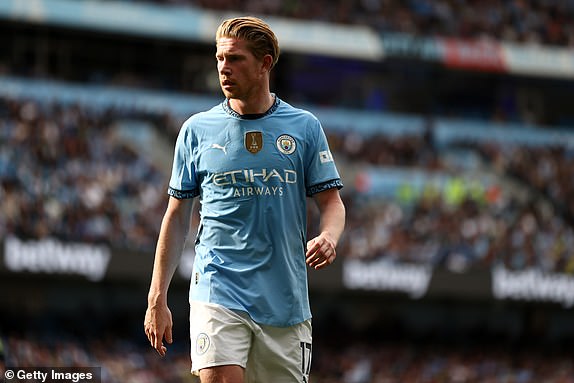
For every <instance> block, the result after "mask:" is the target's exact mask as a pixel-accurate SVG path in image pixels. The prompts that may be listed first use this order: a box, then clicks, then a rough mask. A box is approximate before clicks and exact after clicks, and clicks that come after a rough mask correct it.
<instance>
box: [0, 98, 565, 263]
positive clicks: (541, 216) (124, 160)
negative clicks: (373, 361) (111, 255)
mask: <svg viewBox="0 0 574 383" xmlns="http://www.w3.org/2000/svg"><path fill="white" fill-rule="evenodd" d="M0 113H1V114H2V116H3V117H4V118H3V119H2V122H0V195H1V196H2V198H1V199H0V212H1V214H0V220H1V221H2V225H0V230H1V232H0V235H1V236H2V237H5V236H7V235H15V236H18V237H21V238H33V239H41V238H45V237H56V238H59V239H61V240H68V241H82V242H88V243H98V242H104V243H108V244H110V245H111V246H114V247H115V248H131V249H139V250H144V251H150V250H151V249H153V247H154V245H155V243H154V241H155V239H156V238H157V233H158V230H159V222H160V221H161V213H162V211H163V209H164V206H165V203H166V198H167V197H166V194H165V185H166V182H167V175H166V174H163V173H161V172H160V171H159V170H158V169H157V168H156V167H155V166H154V165H153V164H151V163H150V162H149V161H150V160H149V158H146V157H145V156H144V155H142V153H138V152H137V150H134V148H132V147H130V146H129V145H127V144H126V143H125V142H123V141H122V140H119V139H118V138H117V136H116V135H115V134H114V132H115V130H114V126H115V124H116V123H117V122H118V121H121V120H122V119H145V120H146V121H149V122H151V123H155V124H160V123H161V122H164V121H171V122H172V124H174V126H172V127H171V128H169V129H165V127H163V126H161V128H162V130H163V131H164V132H165V131H167V132H168V135H169V137H170V139H171V138H173V134H174V132H175V131H176V130H177V127H176V126H175V122H174V121H175V119H173V118H172V119H166V118H164V116H150V115H149V114H145V113H138V112H137V111H133V110H132V111H129V110H92V109H87V108H83V107H81V106H79V105H60V104H57V103H51V104H44V103H39V102H35V101H31V100H28V101H16V100H11V99H2V100H0ZM158 128H159V127H158ZM326 129H327V130H328V127H326ZM329 139H330V142H331V144H332V149H333V151H334V152H335V153H336V155H337V156H340V158H341V159H345V160H346V161H347V162H349V163H351V164H352V167H354V168H355V169H361V168H366V167H367V166H375V167H379V166H384V167H396V168H401V169H407V170H409V169H410V170H417V169H418V170H420V169H423V170H425V171H426V172H429V174H430V173H432V172H441V171H442V172H447V173H449V174H451V181H449V183H448V185H446V186H444V185H443V186H437V185H433V184H429V185H428V187H427V188H425V189H424V190H423V191H422V192H416V191H413V190H410V189H409V187H410V186H409V185H408V184H405V185H400V186H399V188H398V189H397V191H396V196H394V197H392V198H387V197H385V198H377V196H376V195H375V196H372V195H371V196H368V195H367V194H363V193H362V190H361V188H362V185H361V178H360V177H364V175H361V173H359V176H357V180H352V179H351V180H346V181H345V182H346V184H347V188H345V189H343V190H344V191H345V194H344V198H345V199H346V204H347V206H348V218H347V221H348V222H347V230H346V233H345V234H344V236H343V238H342V241H341V246H340V254H342V255H343V256H347V257H355V258H363V259H373V258H377V257H386V258H388V259H392V260H395V261H400V262H418V263H426V264H431V265H433V266H434V267H446V268H448V269H451V270H453V271H464V270H466V269H468V268H470V267H476V266H478V267H490V266H492V265H493V264H494V263H498V262H502V263H504V264H505V265H506V266H507V267H508V268H511V269H525V268H528V267H537V268H540V269H542V270H545V271H561V272H567V273H574V252H573V251H572V249H573V248H574V229H573V225H572V222H573V221H572V219H571V217H572V215H574V207H573V205H572V201H571V198H569V196H570V195H571V194H572V187H573V186H572V183H571V177H566V176H565V175H566V174H570V173H571V172H569V171H571V170H572V168H573V162H572V156H571V153H570V151H569V150H568V149H567V148H565V147H564V148H545V147H542V148H538V147H529V146H521V147H517V148H515V150H508V147H506V146H505V147H503V146H501V145H496V143H495V142H492V143H489V144H488V145H485V144H481V145H479V144H476V145H475V146H474V148H472V147H471V148H470V149H472V150H474V151H475V152H476V153H479V154H481V155H483V158H484V162H485V164H486V165H487V166H490V169H491V172H492V173H494V174H497V173H496V172H497V171H498V172H499V173H498V174H499V177H500V182H499V183H497V184H494V185H490V186H482V185H480V184H472V183H470V184H469V183H465V179H464V177H463V176H464V171H462V170H460V169H455V168H453V167H452V164H451V162H452V161H450V162H449V160H448V159H447V153H449V152H448V150H449V148H441V149H440V150H439V149H438V146H436V145H434V144H433V137H432V134H431V133H430V132H427V134H425V135H423V136H415V135H407V136H392V137H391V136H385V135H383V134H378V135H375V136H372V137H369V138H368V140H367V139H365V138H364V137H363V138H361V137H360V136H357V134H356V133H353V132H352V131H347V132H330V133H329ZM367 142H368V145H367V144H366V143H367ZM465 148H466V149H467V150H468V149H469V146H468V144H465ZM450 149H452V148H450ZM535 161H536V163H535ZM532 169H534V170H535V171H532ZM506 174H510V175H515V176H516V177H518V178H517V179H518V180H519V184H518V185H519V186H518V188H519V189H522V191H524V190H526V191H527V193H524V192H522V193H517V192H516V190H515V189H516V187H514V188H513V187H503V186H502V182H504V179H505V177H507V176H506ZM383 177H384V175H383ZM354 181H356V185H353V182H354ZM363 182H364V179H363ZM449 188H450V189H451V190H448V189H449ZM355 191H356V192H355ZM564 207H566V209H564ZM563 212H566V213H567V214H565V215H563V214H562V213H563ZM311 229H312V228H311Z"/></svg>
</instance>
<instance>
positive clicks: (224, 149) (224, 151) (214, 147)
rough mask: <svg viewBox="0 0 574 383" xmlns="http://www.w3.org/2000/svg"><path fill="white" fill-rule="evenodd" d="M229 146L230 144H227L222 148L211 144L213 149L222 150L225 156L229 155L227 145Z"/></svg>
mask: <svg viewBox="0 0 574 383" xmlns="http://www.w3.org/2000/svg"><path fill="white" fill-rule="evenodd" d="M228 144H229V142H227V143H226V144H225V145H224V146H221V145H219V144H211V149H220V150H221V151H222V152H223V153H224V154H226V155H227V145H228Z"/></svg>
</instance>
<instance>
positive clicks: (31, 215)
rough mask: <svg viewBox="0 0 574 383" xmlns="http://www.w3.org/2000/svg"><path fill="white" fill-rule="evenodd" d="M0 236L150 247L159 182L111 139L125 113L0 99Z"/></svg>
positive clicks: (142, 161)
mask: <svg viewBox="0 0 574 383" xmlns="http://www.w3.org/2000/svg"><path fill="white" fill-rule="evenodd" d="M0 115H1V116H2V119H1V120H0V237H2V238H4V237H5V236H6V235H9V234H12V235H16V236H19V237H22V238H33V239H38V238H44V237H56V238H59V239H61V240H67V241H84V242H92V243H95V242H100V243H108V244H112V245H114V246H116V247H119V248H122V247H128V248H135V249H149V248H150V247H152V246H154V242H155V240H156V238H157V232H158V230H159V222H160V218H158V217H161V215H160V214H161V212H160V211H163V209H164V206H165V203H166V200H165V198H164V197H165V185H166V183H167V181H166V180H165V177H164V176H163V175H162V174H161V173H160V172H159V170H158V169H157V168H156V167H155V166H154V165H153V164H151V163H150V162H149V159H146V158H145V157H144V156H142V155H141V153H137V151H135V150H134V148H132V147H130V146H129V145H127V144H125V143H124V142H123V141H121V140H119V139H118V138H117V137H116V135H115V134H114V129H113V128H114V123H115V122H117V121H118V120H121V119H123V118H126V119H128V118H143V117H141V116H138V115H137V113H132V112H130V111H126V110H122V111H120V110H92V109H89V108H84V107H81V106H79V105H64V104H58V103H56V102H54V103H40V102H37V101H32V100H28V101H17V100H14V99H6V98H2V99H0Z"/></svg>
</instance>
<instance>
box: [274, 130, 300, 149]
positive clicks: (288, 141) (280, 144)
mask: <svg viewBox="0 0 574 383" xmlns="http://www.w3.org/2000/svg"><path fill="white" fill-rule="evenodd" d="M296 148H297V143H296V142H295V139H294V138H293V137H291V136H290V135H288V134H283V135H281V136H279V138H277V149H279V151H280V152H281V153H283V154H291V153H293V152H294V151H295V149H296Z"/></svg>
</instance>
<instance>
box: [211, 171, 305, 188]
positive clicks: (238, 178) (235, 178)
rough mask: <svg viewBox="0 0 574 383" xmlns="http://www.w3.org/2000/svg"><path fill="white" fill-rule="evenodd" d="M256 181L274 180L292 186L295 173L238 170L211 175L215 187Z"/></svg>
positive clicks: (294, 181)
mask: <svg viewBox="0 0 574 383" xmlns="http://www.w3.org/2000/svg"><path fill="white" fill-rule="evenodd" d="M257 180H261V181H263V182H269V180H276V181H278V182H280V183H286V184H294V183H296V182H297V172H296V171H294V170H289V169H281V170H277V169H261V170H255V169H238V170H230V171H228V172H222V173H216V174H214V175H213V183H214V184H216V185H217V186H225V185H235V184H237V183H254V182H255V181H257Z"/></svg>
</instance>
